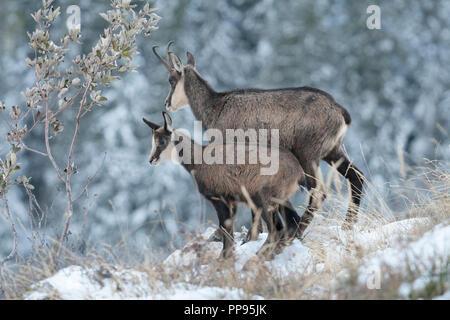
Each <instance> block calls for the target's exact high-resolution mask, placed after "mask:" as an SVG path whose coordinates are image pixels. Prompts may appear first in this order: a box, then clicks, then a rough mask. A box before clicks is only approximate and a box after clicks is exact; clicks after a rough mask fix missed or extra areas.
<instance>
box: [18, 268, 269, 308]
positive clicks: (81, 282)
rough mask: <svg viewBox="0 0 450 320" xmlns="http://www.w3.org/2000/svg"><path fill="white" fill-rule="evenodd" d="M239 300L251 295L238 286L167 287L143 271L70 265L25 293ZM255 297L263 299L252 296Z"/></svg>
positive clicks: (67, 297)
mask: <svg viewBox="0 0 450 320" xmlns="http://www.w3.org/2000/svg"><path fill="white" fill-rule="evenodd" d="M49 298H56V299H64V300H91V299H95V300H130V299H133V300H137V299H139V300H161V299H167V300H182V299H190V300H205V299H206V300H213V299H227V300H239V299H244V298H249V297H248V296H247V295H245V293H244V292H243V291H242V290H240V289H237V288H217V287H209V286H204V287H200V286H195V285H192V284H188V283H176V284H173V285H171V286H166V285H165V284H164V283H162V282H161V281H152V280H151V279H150V278H149V277H148V275H147V274H146V273H144V272H139V271H136V270H131V269H124V270H120V271H109V270H106V269H101V268H99V269H98V268H97V269H95V268H83V267H80V266H70V267H67V268H65V269H62V270H60V271H58V272H57V273H56V274H55V275H53V276H52V277H50V278H48V279H46V280H43V281H40V282H38V283H37V284H35V285H34V286H33V287H32V292H31V293H29V294H27V295H26V296H25V299H27V300H43V299H49ZM250 298H252V299H262V298H261V297H259V296H252V297H250Z"/></svg>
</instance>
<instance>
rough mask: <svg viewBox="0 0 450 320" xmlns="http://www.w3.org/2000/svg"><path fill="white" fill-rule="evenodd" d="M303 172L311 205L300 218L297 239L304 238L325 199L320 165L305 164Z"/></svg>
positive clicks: (313, 163) (315, 163) (314, 163)
mask: <svg viewBox="0 0 450 320" xmlns="http://www.w3.org/2000/svg"><path fill="white" fill-rule="evenodd" d="M303 170H304V171H305V175H306V182H307V186H308V191H309V204H308V207H307V208H306V210H305V212H304V213H303V215H302V217H301V218H300V226H299V228H298V232H297V237H298V238H300V239H301V238H302V237H303V233H304V232H305V230H306V228H307V227H308V226H309V224H310V223H311V221H312V219H313V217H314V213H315V212H316V211H317V210H319V209H320V207H321V206H322V202H323V200H324V199H325V193H324V192H323V187H322V181H321V180H320V177H319V165H318V163H317V162H308V163H306V164H303Z"/></svg>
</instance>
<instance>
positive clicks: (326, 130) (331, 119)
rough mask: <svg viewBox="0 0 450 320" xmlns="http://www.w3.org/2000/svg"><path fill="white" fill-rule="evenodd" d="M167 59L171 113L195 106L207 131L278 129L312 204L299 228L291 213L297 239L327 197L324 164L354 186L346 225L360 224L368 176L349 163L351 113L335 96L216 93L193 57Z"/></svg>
mask: <svg viewBox="0 0 450 320" xmlns="http://www.w3.org/2000/svg"><path fill="white" fill-rule="evenodd" d="M171 44H172V42H169V44H168V45H167V56H168V60H167V61H165V60H164V59H162V58H161V57H160V56H159V55H158V53H157V52H156V48H157V47H156V46H155V47H153V52H154V54H155V55H156V57H157V58H158V59H159V60H160V61H161V63H162V64H163V65H164V66H165V67H166V69H167V70H168V71H169V84H170V92H169V95H168V96H167V98H166V101H165V104H166V108H167V109H168V110H170V111H173V112H175V111H177V110H179V109H180V108H182V107H184V106H186V105H190V107H191V110H192V112H193V114H194V116H195V118H196V119H197V120H200V121H202V125H203V127H205V128H206V129H210V128H216V129H219V130H222V131H223V132H224V133H225V131H226V129H249V128H253V129H261V128H264V129H279V130H280V147H282V148H284V149H286V150H289V151H290V152H292V153H293V154H294V155H295V157H296V158H297V160H298V161H299V163H300V165H301V166H302V168H303V170H304V171H305V174H306V184H307V185H306V187H307V188H308V190H309V195H310V197H309V205H308V207H307V209H306V211H305V213H304V214H303V216H302V218H301V219H300V224H299V223H298V219H299V218H298V216H297V215H291V214H288V216H287V217H286V219H287V224H288V225H289V226H291V227H296V226H297V225H298V224H299V225H300V227H299V229H298V230H297V233H296V234H297V236H298V237H300V238H301V237H302V234H303V232H304V230H305V229H306V228H307V226H308V224H309V223H310V222H311V220H312V218H313V215H314V212H315V211H316V210H318V209H319V208H320V206H321V204H322V201H323V199H324V198H325V194H324V192H323V188H322V184H321V183H320V179H319V172H318V167H319V162H320V160H325V161H326V162H327V163H328V164H330V165H332V164H335V165H336V166H337V170H338V172H339V173H340V174H341V175H343V176H344V177H345V178H346V179H347V180H348V182H349V184H350V186H351V202H350V205H349V208H348V211H347V215H346V218H345V221H344V224H343V228H344V229H351V228H352V226H353V224H354V223H355V222H356V220H357V213H358V208H359V204H360V201H361V194H362V188H363V174H362V173H361V171H360V170H359V169H358V168H356V166H354V165H353V164H352V163H351V162H350V160H349V159H348V158H347V156H346V154H345V153H344V151H343V148H342V140H343V138H344V135H345V133H346V130H347V126H348V125H350V123H351V118H350V114H349V113H348V111H347V110H346V109H344V108H343V107H342V106H341V105H339V104H338V103H337V102H336V101H335V100H334V99H333V97H332V96H331V95H330V94H328V93H326V92H324V91H321V90H319V89H315V88H310V87H297V88H284V89H273V90H260V89H236V90H231V91H226V92H216V91H215V90H214V89H213V88H212V87H211V86H210V85H209V84H208V83H207V82H206V81H205V80H204V79H203V78H202V77H201V75H200V74H199V73H198V71H197V70H196V67H195V59H194V56H193V55H192V54H191V53H190V52H187V53H186V55H187V63H186V65H183V63H182V62H181V60H180V58H179V57H178V56H177V55H175V54H174V53H173V52H171V51H170V45H171Z"/></svg>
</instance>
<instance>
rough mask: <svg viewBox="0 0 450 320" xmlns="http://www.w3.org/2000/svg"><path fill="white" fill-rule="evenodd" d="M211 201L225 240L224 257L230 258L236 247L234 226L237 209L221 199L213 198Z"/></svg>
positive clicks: (223, 240)
mask: <svg viewBox="0 0 450 320" xmlns="http://www.w3.org/2000/svg"><path fill="white" fill-rule="evenodd" d="M211 202H212V204H213V206H214V208H215V209H216V212H217V217H218V218H219V230H220V233H221V237H222V242H223V249H222V257H223V258H228V257H230V256H232V254H233V248H234V237H233V227H234V211H235V210H233V209H232V208H229V207H228V206H227V205H226V204H225V203H224V202H223V201H221V200H212V201H211Z"/></svg>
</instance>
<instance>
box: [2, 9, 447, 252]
mask: <svg viewBox="0 0 450 320" xmlns="http://www.w3.org/2000/svg"><path fill="white" fill-rule="evenodd" d="M150 3H151V6H152V7H156V8H159V10H158V11H157V13H158V15H160V16H161V17H162V19H161V21H160V22H159V30H156V31H154V32H153V33H152V36H151V37H150V38H149V39H147V38H140V43H139V45H138V47H139V50H140V53H141V54H140V55H139V56H138V57H137V59H136V61H135V63H134V64H136V63H137V64H138V65H139V68H138V69H137V70H138V73H132V74H130V75H127V76H126V77H125V78H124V79H122V80H121V81H118V82H116V83H114V85H113V86H112V87H111V88H110V89H108V90H106V91H105V92H104V95H106V96H107V97H108V101H107V102H106V103H104V106H102V107H101V108H99V109H97V110H95V111H94V112H91V113H89V115H88V116H87V117H88V118H86V119H85V120H84V122H83V123H82V127H81V134H80V140H79V141H80V143H79V145H78V147H77V149H76V150H75V162H76V165H77V167H78V168H79V173H78V174H77V175H76V178H75V182H74V185H75V186H78V187H79V188H81V187H82V186H83V182H85V181H86V179H87V177H88V176H92V175H93V173H95V172H96V171H97V170H98V168H100V170H99V171H98V174H97V175H96V177H95V180H93V181H92V183H91V185H90V188H89V194H90V197H89V199H88V200H87V201H85V202H84V203H83V202H81V203H80V204H79V205H78V206H76V207H75V211H74V215H73V221H72V224H71V229H70V230H71V236H70V238H69V240H70V241H76V240H78V239H83V240H84V241H83V242H82V245H81V247H83V246H85V244H86V243H87V244H91V245H92V244H94V245H95V244H98V243H110V244H115V243H117V242H118V241H120V240H121V239H126V241H128V243H130V244H131V245H133V244H134V245H137V246H139V247H140V248H142V247H143V246H144V245H145V246H148V247H152V248H161V249H163V250H167V249H169V246H168V244H169V243H170V242H171V241H170V240H173V239H175V240H176V235H177V233H178V232H179V231H181V230H184V231H190V230H195V229H198V228H199V226H200V223H204V222H207V221H213V222H216V217H215V213H214V211H213V209H212V207H211V206H210V205H209V204H207V203H206V202H205V201H204V200H200V198H199V195H198V194H197V193H196V192H193V190H195V187H194V184H193V182H192V179H191V177H190V176H189V175H188V174H187V173H186V172H185V171H184V169H183V168H182V167H180V166H177V165H175V164H172V163H168V164H164V165H162V166H160V167H157V168H156V167H151V166H150V165H149V164H148V162H147V157H148V153H149V151H150V143H151V142H150V131H149V130H148V128H147V127H146V126H145V125H144V124H143V123H142V121H141V118H142V116H146V117H147V118H149V119H152V120H153V121H155V122H161V121H162V119H161V110H162V109H163V105H164V99H165V97H166V96H167V93H168V89H169V85H168V82H167V71H166V69H165V68H164V67H163V66H162V65H161V64H160V63H159V62H158V61H157V59H156V58H155V57H154V55H153V53H152V51H151V48H152V46H153V45H160V46H161V47H163V46H165V45H166V44H167V42H168V41H169V40H174V41H175V46H174V50H175V52H176V53H177V54H178V55H179V56H180V57H182V58H184V57H185V51H186V50H189V51H191V52H192V53H193V54H194V56H195V58H196V63H197V69H198V71H199V72H200V73H201V74H202V75H203V76H204V78H205V79H206V80H207V81H209V82H210V84H211V85H212V86H213V87H214V88H215V89H216V90H227V89H232V88H237V87H258V88H278V87H288V86H289V87H290V86H304V85H307V86H312V87H317V88H320V89H322V90H325V91H327V92H329V93H330V94H332V95H333V96H334V97H335V99H336V100H337V101H338V102H339V103H340V104H341V105H343V106H344V107H345V108H347V109H348V110H349V111H350V114H351V116H352V118H353V124H352V126H351V127H350V128H349V130H348V132H347V135H346V138H345V140H344V144H345V147H346V149H347V151H348V153H349V155H350V158H351V159H352V160H353V161H354V162H355V163H356V165H357V166H358V167H360V168H361V169H362V171H363V172H364V173H365V174H366V175H367V177H368V179H369V180H370V182H371V183H372V184H373V185H374V186H375V187H376V188H377V190H378V191H379V192H380V193H381V194H382V195H383V196H384V197H385V199H387V202H388V204H390V205H391V206H393V207H394V208H396V207H398V208H397V209H398V210H401V205H400V204H399V202H398V201H396V199H395V196H394V195H393V194H391V191H390V189H389V188H388V185H387V183H388V182H389V183H394V184H395V183H396V182H398V181H400V179H402V178H407V175H408V171H405V174H406V176H403V177H402V175H401V174H400V173H401V171H402V170H403V169H402V166H401V162H400V161H399V150H402V154H403V158H404V161H405V163H406V164H407V165H408V166H411V167H414V166H420V165H423V164H424V158H427V159H447V160H448V159H449V155H450V151H449V142H450V138H449V134H450V130H449V128H450V123H449V122H450V116H449V115H450V68H449V66H450V20H449V17H450V1H447V0H440V1H439V0H437V1H420V0H411V1H376V3H375V1H356V0H353V1H338V0H310V1H307V0H302V1H299V0H287V1H275V0H263V1H257V0H222V1H206V0H204V1H202V0H185V1H175V0H165V1H156V2H150ZM72 4H75V5H78V6H80V8H81V34H82V38H81V40H82V41H83V46H82V49H83V48H84V49H86V50H89V48H90V47H91V46H92V44H93V43H94V42H95V41H97V39H98V35H99V34H100V33H101V32H102V31H103V28H104V27H105V21H104V20H103V19H102V18H101V17H100V16H99V13H100V12H105V11H106V10H107V9H109V1H104V0H102V1H95V0H91V1H89V0H70V1H57V2H56V5H57V6H58V5H59V6H61V11H62V15H61V16H60V17H59V18H58V20H57V22H56V25H57V26H58V27H57V29H58V30H60V31H59V32H65V28H66V26H65V21H66V18H67V16H68V15H67V14H66V12H65V10H66V8H67V7H68V6H69V5H72ZM371 4H378V5H379V6H380V7H381V29H380V30H369V29H368V28H367V27H366V19H367V17H368V16H369V15H368V14H367V13H366V9H367V7H368V6H369V5H371ZM39 6H40V1H35V0H3V1H2V10H1V11H0V49H1V54H0V70H1V74H2V77H0V100H2V101H4V102H5V103H6V105H8V106H11V105H23V104H24V102H25V99H24V98H23V97H22V96H21V94H20V92H21V91H25V89H26V88H27V87H30V86H32V84H33V81H34V75H33V71H32V69H30V68H29V67H27V65H26V63H25V58H26V57H29V56H31V53H32V51H31V49H30V48H29V47H28V45H27V41H28V38H27V35H26V32H27V31H32V30H34V27H35V23H34V21H33V19H32V18H31V16H30V13H32V12H34V11H36V10H37V9H38V8H39ZM74 112H75V111H74ZM173 119H174V122H175V126H177V127H184V128H188V129H191V127H192V126H193V119H194V118H193V116H192V114H191V111H190V109H189V108H185V109H183V110H182V111H180V112H178V113H176V114H174V115H173ZM0 120H1V119H0ZM62 120H63V121H64V119H62ZM0 123H1V125H0V135H1V137H2V139H0V149H1V150H2V151H1V152H2V155H3V153H6V152H7V151H8V146H7V144H6V143H5V142H4V139H3V137H4V135H5V133H6V128H5V126H4V122H0ZM66 131H67V132H66ZM65 132H66V133H67V135H65V134H64V132H63V133H62V134H61V135H59V136H58V137H57V138H55V141H53V145H54V147H53V148H54V153H55V154H56V155H57V154H58V153H61V154H63V153H64V152H65V149H66V148H67V141H66V140H67V139H69V138H70V133H71V132H73V128H72V127H71V126H70V124H65ZM34 135H36V133H34V134H33V135H32V136H30V137H28V138H27V141H28V142H29V144H30V145H36V146H39V143H41V142H40V141H41V139H38V137H36V136H34ZM33 139H36V140H35V143H34V142H33V141H34V140H33ZM105 154H106V157H105ZM103 159H104V160H103ZM21 165H22V168H23V170H24V173H23V174H25V175H26V176H31V177H32V181H31V182H32V184H33V185H34V186H35V187H36V189H35V196H36V197H37V200H38V202H39V204H40V206H41V208H42V210H43V211H44V212H45V213H46V221H45V225H44V226H43V229H45V232H46V233H47V234H48V235H49V236H56V235H57V234H58V233H59V230H60V228H61V225H62V222H61V221H62V216H63V212H64V203H63V202H64V200H63V196H62V195H63V193H64V190H63V186H62V185H60V184H59V183H58V181H57V179H56V177H55V175H54V172H53V170H52V168H51V167H50V165H49V163H48V160H47V159H45V158H42V157H40V156H39V155H36V154H32V153H29V152H24V151H23V152H22V153H21ZM326 170H327V169H326V166H324V171H326ZM77 181H78V182H79V183H78V184H77ZM22 189H23V188H15V189H12V190H11V192H10V193H9V194H8V197H9V200H10V206H11V211H12V213H13V215H14V218H15V219H16V221H18V225H19V226H20V227H19V228H18V229H19V236H20V240H21V242H20V253H21V254H26V252H27V249H28V248H29V241H27V234H28V233H27V230H28V228H29V226H28V223H27V210H28V209H27V208H28V198H27V197H26V194H25V193H24V192H23V190H22ZM304 197H305V195H304V194H301V193H300V192H299V194H298V195H297V196H296V198H295V199H294V201H293V202H294V204H295V205H296V206H299V205H302V204H303V200H304ZM363 205H364V204H363ZM85 209H88V211H87V215H84V214H83V212H84V210H85ZM245 210H247V209H245ZM343 210H344V209H343ZM299 213H301V210H299ZM249 216H250V215H249V214H248V215H245V217H243V218H242V220H241V223H245V222H248V221H249ZM1 219H3V218H1ZM83 224H84V225H85V228H82V226H83ZM0 244H1V245H0V254H1V255H4V254H7V253H8V252H9V250H10V246H11V233H10V230H9V226H8V224H7V223H6V221H4V220H0ZM81 249H82V248H81Z"/></svg>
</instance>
